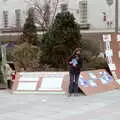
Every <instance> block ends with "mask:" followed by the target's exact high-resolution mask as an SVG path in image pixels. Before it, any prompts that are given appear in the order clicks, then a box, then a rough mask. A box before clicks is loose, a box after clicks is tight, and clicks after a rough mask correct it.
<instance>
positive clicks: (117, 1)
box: [115, 0, 119, 34]
mask: <svg viewBox="0 0 120 120" xmlns="http://www.w3.org/2000/svg"><path fill="white" fill-rule="evenodd" d="M118 8H119V0H115V33H116V34H118Z"/></svg>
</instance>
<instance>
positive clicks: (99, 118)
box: [0, 90, 120, 120]
mask: <svg viewBox="0 0 120 120" xmlns="http://www.w3.org/2000/svg"><path fill="white" fill-rule="evenodd" d="M0 120H120V90H114V91H110V92H107V93H101V94H97V95H93V96H83V95H81V96H79V97H74V96H72V97H66V96H64V95H12V94H10V93H8V91H0Z"/></svg>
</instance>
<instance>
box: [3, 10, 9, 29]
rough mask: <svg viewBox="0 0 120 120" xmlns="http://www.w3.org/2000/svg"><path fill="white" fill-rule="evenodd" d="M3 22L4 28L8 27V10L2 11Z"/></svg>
mask: <svg viewBox="0 0 120 120" xmlns="http://www.w3.org/2000/svg"><path fill="white" fill-rule="evenodd" d="M3 22H4V28H7V27H8V11H6V10H4V11H3Z"/></svg>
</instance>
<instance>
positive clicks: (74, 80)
mask: <svg viewBox="0 0 120 120" xmlns="http://www.w3.org/2000/svg"><path fill="white" fill-rule="evenodd" d="M69 75H70V84H69V93H78V80H79V75H80V71H75V70H71V71H69Z"/></svg>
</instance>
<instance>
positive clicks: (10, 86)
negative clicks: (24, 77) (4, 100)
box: [7, 80, 13, 89]
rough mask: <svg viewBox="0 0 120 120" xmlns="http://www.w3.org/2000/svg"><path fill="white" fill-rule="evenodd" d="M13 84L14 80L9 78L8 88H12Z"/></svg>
mask: <svg viewBox="0 0 120 120" xmlns="http://www.w3.org/2000/svg"><path fill="white" fill-rule="evenodd" d="M12 84H13V82H12V81H11V80H7V85H8V89H12Z"/></svg>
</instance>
